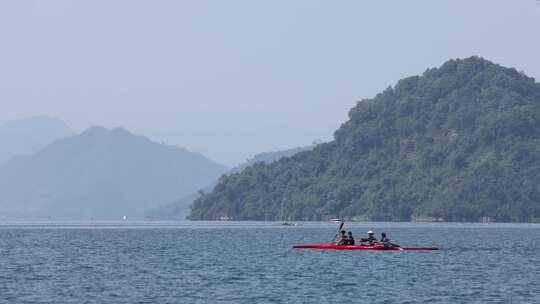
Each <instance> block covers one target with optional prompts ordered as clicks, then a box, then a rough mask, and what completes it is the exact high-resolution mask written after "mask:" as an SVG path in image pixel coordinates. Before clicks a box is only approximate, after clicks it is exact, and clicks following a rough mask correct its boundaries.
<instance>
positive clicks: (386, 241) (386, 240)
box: [379, 232, 392, 246]
mask: <svg viewBox="0 0 540 304" xmlns="http://www.w3.org/2000/svg"><path fill="white" fill-rule="evenodd" d="M379 242H380V243H381V244H383V245H384V246H390V245H392V243H390V239H389V238H387V237H386V233H384V232H383V233H381V239H380V240H379Z"/></svg>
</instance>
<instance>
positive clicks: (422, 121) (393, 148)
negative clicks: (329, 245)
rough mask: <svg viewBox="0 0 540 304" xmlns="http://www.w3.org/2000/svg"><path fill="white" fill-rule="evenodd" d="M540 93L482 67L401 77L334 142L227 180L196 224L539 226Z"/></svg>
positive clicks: (196, 210) (202, 202)
mask: <svg viewBox="0 0 540 304" xmlns="http://www.w3.org/2000/svg"><path fill="white" fill-rule="evenodd" d="M536 155H540V84H538V83H536V82H535V80H534V79H533V78H531V77H528V76H526V75H524V73H520V72H518V71H516V70H515V69H512V68H505V67H502V66H500V65H498V64H494V63H492V62H490V61H488V60H485V59H483V58H480V57H470V58H466V59H454V60H450V61H447V62H446V63H444V64H443V65H441V66H440V67H438V68H431V69H428V70H426V72H424V73H423V74H422V75H421V76H412V77H407V78H404V79H402V80H400V81H398V82H397V83H396V85H395V86H393V87H389V88H388V89H386V90H384V91H383V92H382V93H379V94H377V95H376V96H375V97H373V98H371V99H364V100H361V101H359V102H358V103H357V105H356V106H355V107H353V108H352V109H351V110H350V111H349V120H348V121H346V122H345V123H343V124H342V125H341V127H340V128H339V129H338V130H336V132H335V133H334V140H333V141H331V142H329V143H324V144H321V145H318V146H316V147H315V148H314V149H313V150H312V151H308V152H302V153H299V154H297V155H295V156H293V157H291V158H289V159H283V160H280V161H277V162H275V163H272V164H268V165H265V164H258V165H254V166H253V167H250V168H247V169H246V170H244V171H243V172H242V173H238V174H231V175H228V176H225V177H223V178H222V179H221V180H220V183H219V184H218V185H216V187H215V188H214V191H213V192H211V193H208V194H205V195H203V196H202V197H200V198H199V199H197V200H196V201H195V202H194V204H193V206H192V210H191V215H190V218H191V219H219V218H221V217H229V218H233V219H237V220H279V219H281V218H280V213H281V212H282V210H283V212H284V213H285V217H286V218H290V219H296V220H299V219H304V220H320V219H325V218H329V217H335V216H338V217H343V218H355V219H362V220H385V221H408V220H412V219H414V218H421V217H423V218H433V219H441V220H449V221H478V220H479V219H480V218H489V219H490V220H491V219H492V220H497V221H538V220H540V203H539V202H540V186H538V185H536V184H535V183H534V182H532V181H534V180H538V178H539V177H540V159H539V158H538V157H537V156H536Z"/></svg>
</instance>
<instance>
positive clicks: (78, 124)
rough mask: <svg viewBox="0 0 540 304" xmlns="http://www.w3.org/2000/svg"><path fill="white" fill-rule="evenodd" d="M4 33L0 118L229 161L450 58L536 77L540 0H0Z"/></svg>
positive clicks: (306, 135) (337, 115) (317, 135)
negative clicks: (127, 134)
mask: <svg viewBox="0 0 540 304" xmlns="http://www.w3.org/2000/svg"><path fill="white" fill-rule="evenodd" d="M0 39H1V45H0V123H2V122H4V121H7V120H12V119H17V118H23V117H27V116H34V115H50V116H54V117H58V118H61V119H63V120H65V121H66V122H67V123H68V124H69V125H70V126H72V127H73V128H74V129H75V130H78V131H81V130H83V129H85V128H87V127H88V126H90V125H104V126H106V127H115V126H123V127H126V128H127V129H129V130H132V131H133V132H136V133H140V134H144V135H148V136H150V137H151V138H153V139H156V140H160V141H165V142H167V143H171V144H176V145H179V146H183V147H186V148H188V149H190V150H193V151H199V152H202V153H203V154H205V155H207V156H209V157H210V158H212V159H214V160H216V161H219V162H222V163H226V164H236V163H238V162H241V161H243V160H244V159H246V158H247V157H249V156H252V155H253V154H255V153H257V152H264V151H270V150H276V149H283V148H289V147H294V146H300V145H306V144H309V143H311V142H312V141H314V140H316V139H329V138H331V136H332V133H333V131H334V130H335V129H337V128H338V127H339V125H340V124H341V123H342V122H344V121H345V120H346V118H347V112H348V110H349V109H350V108H351V107H352V106H353V105H354V104H355V102H356V101H357V100H359V99H361V98H364V97H372V96H373V95H375V94H376V93H378V92H379V91H381V90H382V89H384V88H386V87H388V86H389V85H393V84H394V83H395V82H396V81H397V80H398V79H400V78H402V77H405V76H409V75H413V74H418V73H421V72H423V71H424V70H425V69H426V68H427V67H432V66H438V65H440V64H441V63H443V62H444V61H446V60H447V59H449V58H456V57H468V56H471V55H480V56H483V57H485V58H486V59H489V60H493V61H495V62H497V63H501V64H504V65H508V66H513V67H516V68H517V69H518V70H523V71H525V72H526V73H527V74H529V75H530V76H533V77H536V78H538V77H540V60H539V59H540V58H539V56H540V1H535V0H514V1H510V0H505V1H503V0H501V1H497V0H486V1H481V0H475V1H471V0H462V1H459V0H448V1H434V0H426V1H360V0H355V1H315V0H306V1H293V0H283V1H276V0H272V1H253V0H246V1H232V0H228V1H221V0H215V1H201V0H196V1H177V0H174V1H173V0H171V1H164V0H159V1H150V0H146V1H135V0H123V1H120V0H87V1H82V0H77V1H55V0H47V1H44V0H43V1H39V0H36V1H25V0H12V1H9V0H4V1H1V0H0Z"/></svg>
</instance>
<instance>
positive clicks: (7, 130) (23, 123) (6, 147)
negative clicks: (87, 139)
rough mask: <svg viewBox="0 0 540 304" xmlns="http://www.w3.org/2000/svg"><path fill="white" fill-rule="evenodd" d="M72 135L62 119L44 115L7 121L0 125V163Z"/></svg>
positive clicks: (33, 151)
mask: <svg viewBox="0 0 540 304" xmlns="http://www.w3.org/2000/svg"><path fill="white" fill-rule="evenodd" d="M72 135H73V131H72V130H71V129H70V128H69V127H68V126H67V125H66V124H65V123H64V122H63V121H61V120H59V119H55V118H50V117H46V116H39V117H32V118H26V119H21V120H14V121H10V122H7V123H5V124H3V125H0V164H2V163H4V162H6V161H7V160H8V159H10V158H11V157H13V156H15V155H28V154H33V153H36V152H38V151H39V150H41V149H43V148H44V147H45V146H46V145H48V144H50V143H52V142H54V141H55V140H57V139H60V138H65V137H69V136H72Z"/></svg>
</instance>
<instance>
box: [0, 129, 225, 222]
mask: <svg viewBox="0 0 540 304" xmlns="http://www.w3.org/2000/svg"><path fill="white" fill-rule="evenodd" d="M228 170H229V168H228V167H226V166H223V165H220V164H217V163H215V162H213V161H211V160H209V159H207V158H206V157H204V156H203V155H201V154H198V153H193V152H190V151H187V150H185V149H181V148H178V147H173V146H167V145H163V144H159V143H156V142H153V141H151V140H149V139H147V138H145V137H142V136H136V135H134V134H131V133H130V132H128V131H126V130H124V129H120V128H118V129H113V130H109V129H105V128H102V127H91V128H90V129H88V130H86V131H85V132H83V133H81V134H79V135H75V136H72V137H69V138H65V139H60V140H57V141H55V142H53V143H52V144H50V145H48V146H46V147H45V148H44V149H42V150H41V151H39V152H37V153H36V154H33V155H28V156H19V157H15V158H13V159H11V160H10V161H7V162H6V163H4V164H3V165H2V166H0V189H2V191H0V218H4V219H66V220H89V219H96V220H99V219H101V220H107V219H120V218H122V217H123V216H127V217H128V218H130V219H142V218H143V214H144V210H146V209H147V208H152V207H156V206H159V205H162V204H165V203H167V202H170V201H173V200H175V199H177V198H179V197H182V196H184V195H187V194H189V193H193V192H195V191H196V190H198V189H200V188H202V187H205V186H206V185H208V184H209V183H210V182H211V181H213V180H215V179H217V178H218V177H219V176H220V175H221V174H223V173H225V172H227V171H228Z"/></svg>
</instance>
